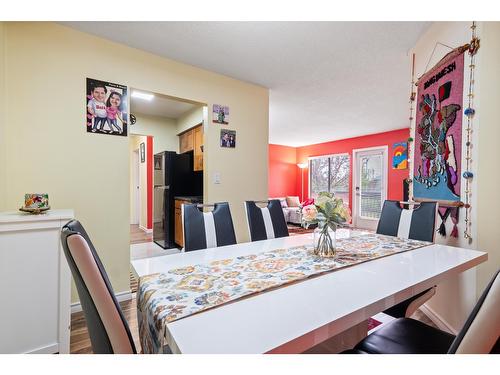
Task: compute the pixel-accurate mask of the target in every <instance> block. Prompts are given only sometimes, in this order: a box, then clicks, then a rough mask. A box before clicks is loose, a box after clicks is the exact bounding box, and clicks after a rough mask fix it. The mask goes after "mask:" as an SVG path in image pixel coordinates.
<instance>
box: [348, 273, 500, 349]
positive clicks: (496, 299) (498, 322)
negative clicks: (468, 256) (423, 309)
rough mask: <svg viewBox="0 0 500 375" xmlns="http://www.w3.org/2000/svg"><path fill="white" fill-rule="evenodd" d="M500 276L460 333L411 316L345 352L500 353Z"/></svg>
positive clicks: (370, 336)
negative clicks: (453, 333) (432, 325)
mask: <svg viewBox="0 0 500 375" xmlns="http://www.w3.org/2000/svg"><path fill="white" fill-rule="evenodd" d="M499 316H500V276H499V271H497V272H496V273H495V275H494V276H493V278H492V279H491V281H490V283H489V284H488V286H487V287H486V289H485V290H484V292H483V294H482V295H481V297H480V298H479V300H478V301H477V303H476V306H475V307H474V309H473V310H472V312H471V314H470V315H469V317H468V318H467V320H466V322H465V324H464V325H463V327H462V329H461V330H460V332H459V333H458V335H457V336H453V335H452V334H450V333H448V332H444V331H441V330H440V329H437V328H434V327H431V326H428V325H427V324H424V323H422V322H420V321H418V320H414V319H411V318H399V319H396V320H393V321H392V322H389V323H386V325H384V326H382V328H380V329H378V330H377V331H375V332H373V333H372V334H370V335H368V336H367V337H366V338H364V339H363V340H362V341H361V342H359V343H358V344H357V345H356V346H355V347H354V348H353V349H350V350H347V351H345V352H344V353H345V354H488V353H495V354H499V353H500V341H499V337H500V319H499Z"/></svg>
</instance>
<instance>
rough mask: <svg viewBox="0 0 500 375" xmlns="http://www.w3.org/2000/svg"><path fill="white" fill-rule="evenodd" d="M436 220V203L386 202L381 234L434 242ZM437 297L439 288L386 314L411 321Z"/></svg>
mask: <svg viewBox="0 0 500 375" xmlns="http://www.w3.org/2000/svg"><path fill="white" fill-rule="evenodd" d="M402 206H413V208H408V209H407V208H403V207H402ZM436 216H437V203H436V202H399V201H393V200H386V201H385V202H384V206H383V207H382V212H381V214H380V220H379V222H378V226H377V233H378V234H385V235H388V236H395V237H400V238H406V239H412V240H419V241H428V242H434V236H435V233H436V230H435V228H436ZM434 294H436V287H432V288H429V289H427V290H424V291H423V292H421V293H419V294H416V295H415V296H413V297H411V298H408V299H407V300H405V301H403V302H401V303H398V304H397V305H394V306H392V307H390V308H389V309H387V310H385V311H384V313H386V314H388V315H391V316H393V317H395V318H401V317H409V316H411V315H412V314H413V313H414V312H415V311H416V310H417V309H418V308H419V307H420V306H422V305H423V304H424V303H425V302H427V301H428V300H429V299H430V298H431V297H432V296H433V295H434Z"/></svg>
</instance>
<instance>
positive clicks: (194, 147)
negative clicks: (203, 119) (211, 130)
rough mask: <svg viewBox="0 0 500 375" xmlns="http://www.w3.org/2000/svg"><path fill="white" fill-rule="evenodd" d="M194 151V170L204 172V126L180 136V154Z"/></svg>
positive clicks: (196, 127) (201, 125)
mask: <svg viewBox="0 0 500 375" xmlns="http://www.w3.org/2000/svg"><path fill="white" fill-rule="evenodd" d="M188 151H193V155H194V160H193V164H194V165H193V170H194V171H202V170H203V124H200V125H198V126H195V127H194V128H192V129H189V130H188V131H185V132H184V133H181V134H179V153H181V154H182V153H184V152H188Z"/></svg>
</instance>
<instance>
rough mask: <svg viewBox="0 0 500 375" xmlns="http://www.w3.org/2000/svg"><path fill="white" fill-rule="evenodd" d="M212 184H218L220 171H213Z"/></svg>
mask: <svg viewBox="0 0 500 375" xmlns="http://www.w3.org/2000/svg"><path fill="white" fill-rule="evenodd" d="M214 184H220V173H219V172H215V173H214Z"/></svg>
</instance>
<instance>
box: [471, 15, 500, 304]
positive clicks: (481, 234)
mask: <svg viewBox="0 0 500 375" xmlns="http://www.w3.org/2000/svg"><path fill="white" fill-rule="evenodd" d="M480 32H481V34H480V37H481V48H480V53H481V54H480V61H479V62H478V64H477V72H478V78H479V82H478V86H477V87H476V91H477V92H478V95H480V103H479V106H477V114H478V120H479V121H478V124H477V126H474V128H475V129H476V131H477V133H478V138H479V142H478V145H477V146H478V147H477V150H478V154H479V155H478V168H477V173H476V177H475V178H476V180H477V189H476V192H477V193H476V194H477V203H476V208H477V247H478V249H480V250H484V251H488V262H486V263H484V264H482V265H480V266H479V267H478V273H477V276H478V278H477V290H478V296H479V295H480V294H479V293H481V291H482V290H483V289H484V288H485V286H486V285H487V284H488V281H489V280H490V278H491V277H492V276H493V274H494V272H495V271H497V270H498V269H499V268H500V230H499V228H500V216H499V213H500V199H499V198H498V192H499V191H500V174H499V173H498V166H499V163H500V147H499V144H498V142H499V140H500V121H499V117H498V108H499V105H500V22H482V23H481V30H480Z"/></svg>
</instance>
